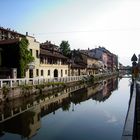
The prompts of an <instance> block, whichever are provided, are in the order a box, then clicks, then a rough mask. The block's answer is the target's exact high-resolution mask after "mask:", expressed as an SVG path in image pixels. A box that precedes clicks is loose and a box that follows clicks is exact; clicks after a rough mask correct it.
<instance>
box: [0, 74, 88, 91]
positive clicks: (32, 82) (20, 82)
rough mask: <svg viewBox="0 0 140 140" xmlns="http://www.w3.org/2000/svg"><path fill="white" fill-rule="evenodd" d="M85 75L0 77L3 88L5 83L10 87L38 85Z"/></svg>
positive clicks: (80, 77) (75, 79)
mask: <svg viewBox="0 0 140 140" xmlns="http://www.w3.org/2000/svg"><path fill="white" fill-rule="evenodd" d="M84 77H87V75H81V76H68V77H56V78H19V79H0V88H2V87H3V86H4V85H7V86H8V87H11V88H12V87H18V86H20V85H23V84H25V85H27V84H28V85H38V84H43V83H48V82H64V83H68V82H74V81H79V80H82V79H83V78H84Z"/></svg>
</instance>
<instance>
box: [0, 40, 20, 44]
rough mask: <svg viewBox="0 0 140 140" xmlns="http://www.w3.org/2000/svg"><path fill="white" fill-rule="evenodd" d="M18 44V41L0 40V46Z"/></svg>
mask: <svg viewBox="0 0 140 140" xmlns="http://www.w3.org/2000/svg"><path fill="white" fill-rule="evenodd" d="M18 42H19V39H8V40H1V41H0V45H6V44H14V43H18Z"/></svg>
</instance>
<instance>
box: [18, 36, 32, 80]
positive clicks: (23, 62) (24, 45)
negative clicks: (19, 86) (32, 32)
mask: <svg viewBox="0 0 140 140" xmlns="http://www.w3.org/2000/svg"><path fill="white" fill-rule="evenodd" d="M28 45H29V42H28V40H27V39H26V38H25V37H23V38H22V39H21V40H20V42H19V67H20V77H22V78H23V77H25V71H26V70H27V68H28V64H29V63H30V62H33V61H34V57H33V56H32V55H31V53H30V51H29V50H28Z"/></svg>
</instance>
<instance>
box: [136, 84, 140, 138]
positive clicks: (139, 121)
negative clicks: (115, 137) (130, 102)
mask: <svg viewBox="0 0 140 140" xmlns="http://www.w3.org/2000/svg"><path fill="white" fill-rule="evenodd" d="M136 136H137V140H140V84H138V85H137V100H136Z"/></svg>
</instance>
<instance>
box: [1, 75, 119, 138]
mask: <svg viewBox="0 0 140 140" xmlns="http://www.w3.org/2000/svg"><path fill="white" fill-rule="evenodd" d="M117 84H118V80H117V78H116V79H108V80H106V81H103V82H101V83H99V84H94V85H93V86H89V87H86V86H85V85H78V86H75V87H70V88H67V89H65V90H64V91H61V92H57V93H52V94H51V95H49V96H46V97H44V99H39V100H38V101H37V100H35V101H34V102H32V103H31V105H32V108H31V109H30V111H26V112H24V113H21V114H20V115H18V116H16V117H14V118H12V119H10V120H8V121H5V122H4V123H1V125H0V127H1V129H0V130H1V132H4V131H5V132H9V133H15V134H19V135H21V136H22V137H27V138H30V137H32V136H33V135H35V134H36V133H37V130H38V129H39V128H40V127H41V123H40V116H41V117H43V116H46V115H47V114H49V113H52V112H54V113H55V111H56V110H57V109H59V108H62V109H63V111H67V110H69V108H70V105H71V102H73V103H74V104H77V103H80V102H82V101H85V100H88V99H89V98H91V97H92V99H94V100H97V101H105V100H106V99H107V98H109V96H110V95H111V92H112V91H113V90H115V89H117ZM37 103H38V104H37ZM31 105H30V104H29V103H28V107H29V106H31ZM7 108H8V107H7ZM19 108H21V107H19ZM17 110H20V109H17ZM9 112H10V110H8V111H7V112H6V113H9Z"/></svg>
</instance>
